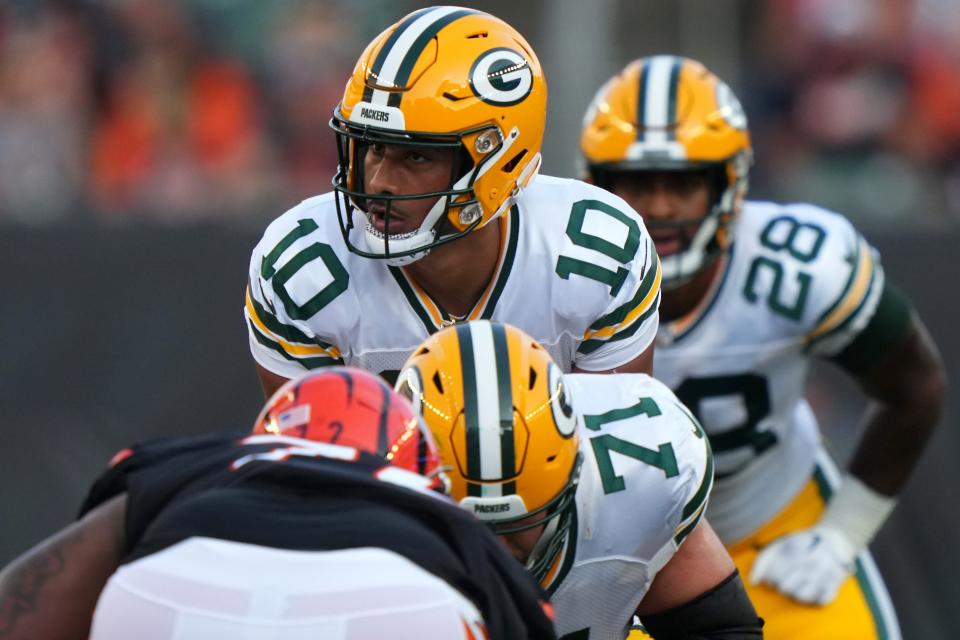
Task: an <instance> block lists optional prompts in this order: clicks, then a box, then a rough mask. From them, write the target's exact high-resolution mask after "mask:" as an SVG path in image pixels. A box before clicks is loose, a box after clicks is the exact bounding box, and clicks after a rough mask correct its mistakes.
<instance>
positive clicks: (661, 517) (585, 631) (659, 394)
mask: <svg viewBox="0 0 960 640" xmlns="http://www.w3.org/2000/svg"><path fill="white" fill-rule="evenodd" d="M564 381H565V382H566V384H567V385H568V388H569V390H570V398H571V403H572V405H573V408H574V411H575V412H576V413H577V415H578V416H579V417H580V429H581V431H580V436H581V441H580V451H581V455H582V456H583V467H582V468H581V471H580V483H579V485H578V486H577V493H576V510H575V522H574V524H573V526H572V527H571V532H572V533H571V535H570V536H569V537H568V539H567V541H566V545H565V546H564V548H563V550H562V552H561V556H560V559H559V560H558V561H557V563H556V566H555V567H554V568H553V570H552V572H551V573H550V574H549V575H548V578H547V579H548V582H547V585H546V586H547V588H548V590H549V591H550V592H551V596H550V599H551V602H552V603H553V606H554V611H555V614H556V629H557V635H558V636H564V635H566V634H577V633H578V632H579V634H577V635H575V636H574V637H577V638H582V639H583V640H597V639H606V638H625V637H626V635H627V632H628V627H629V625H630V623H631V621H632V619H633V614H634V612H635V611H636V609H637V606H638V605H639V604H640V601H641V600H642V599H643V596H644V595H645V594H646V593H647V590H648V589H649V588H650V584H651V582H653V578H654V576H656V574H657V572H658V571H659V570H660V569H661V568H662V567H663V566H664V565H665V564H666V563H667V561H668V560H670V558H672V557H673V555H674V554H675V553H676V551H677V549H678V548H679V546H680V543H681V542H682V541H683V539H684V538H685V537H686V536H687V534H689V533H690V532H691V531H693V529H694V528H695V527H696V525H697V523H699V522H700V518H701V516H702V515H703V512H704V509H705V507H706V505H707V499H708V496H709V493H710V487H711V484H712V481H713V459H712V457H711V455H710V446H709V443H708V441H707V438H706V435H705V434H704V432H703V431H702V430H701V429H700V427H699V425H698V424H697V421H696V419H695V418H694V417H693V416H692V415H691V414H690V413H689V411H688V410H687V409H686V407H684V406H683V405H682V404H681V403H680V401H679V400H678V399H677V398H676V396H674V394H673V393H672V392H671V391H670V390H669V389H668V388H667V387H666V386H664V385H663V384H661V383H660V382H658V381H656V380H654V379H653V378H651V377H649V376H647V375H644V374H616V375H610V376H599V375H593V374H569V375H567V376H565V377H564Z"/></svg>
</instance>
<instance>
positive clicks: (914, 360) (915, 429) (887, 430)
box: [850, 313, 946, 496]
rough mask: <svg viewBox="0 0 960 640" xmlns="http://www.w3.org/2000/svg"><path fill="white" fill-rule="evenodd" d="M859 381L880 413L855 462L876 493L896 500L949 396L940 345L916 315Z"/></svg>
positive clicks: (855, 468) (857, 374) (859, 474)
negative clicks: (895, 497) (898, 338)
mask: <svg viewBox="0 0 960 640" xmlns="http://www.w3.org/2000/svg"><path fill="white" fill-rule="evenodd" d="M854 377H855V378H856V380H857V381H858V383H859V384H860V386H861V388H862V389H863V390H864V392H865V393H866V394H867V395H868V396H870V397H871V398H872V399H873V400H874V401H875V402H876V403H877V408H876V411H875V412H874V413H873V415H872V417H871V418H870V420H869V422H868V423H867V427H866V431H865V432H864V434H863V437H862V438H861V440H860V443H859V446H858V447H857V449H856V452H855V453H854V456H853V460H852V461H851V463H850V473H852V474H853V475H854V476H856V477H857V478H859V479H860V480H861V481H863V482H864V484H866V486H867V487H869V488H870V489H871V490H873V491H876V492H877V493H879V494H881V495H884V496H895V495H896V494H898V493H899V492H900V490H901V489H903V486H904V485H905V484H906V481H907V478H908V477H909V475H910V472H911V471H913V469H914V467H915V466H916V464H917V462H918V460H919V459H920V455H921V454H922V453H923V450H924V448H925V447H926V444H927V442H928V441H929V440H930V437H931V435H932V434H933V430H934V427H935V426H936V424H937V421H938V420H939V419H940V415H941V412H942V410H943V402H944V395H945V393H946V373H945V371H944V368H943V363H942V362H941V360H940V355H939V352H938V350H937V347H936V345H935V344H934V343H933V340H932V339H931V338H930V335H929V334H928V333H927V329H926V327H925V326H924V325H923V322H922V321H921V320H920V318H919V317H917V315H916V314H915V313H912V314H911V316H910V321H909V324H908V326H907V329H906V331H905V334H904V335H903V337H902V338H901V339H900V340H898V341H896V342H895V343H894V344H893V345H892V346H891V347H890V348H888V349H887V350H886V351H885V353H884V355H883V356H882V357H881V358H880V359H879V360H878V361H877V362H876V363H875V364H873V365H872V366H870V367H869V368H867V369H865V370H864V371H862V372H855V373H854Z"/></svg>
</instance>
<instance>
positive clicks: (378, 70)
mask: <svg viewBox="0 0 960 640" xmlns="http://www.w3.org/2000/svg"><path fill="white" fill-rule="evenodd" d="M475 13H480V12H479V11H474V10H471V9H462V8H460V7H430V8H427V9H422V10H420V11H417V12H414V13H412V14H410V15H409V16H408V17H407V18H406V19H405V20H404V21H403V22H401V23H400V24H399V25H397V28H396V29H394V31H393V33H391V34H390V37H389V38H387V41H386V42H385V43H384V44H383V47H382V48H381V49H380V51H379V52H378V53H377V57H376V59H375V60H374V61H373V64H372V65H371V66H370V71H369V72H368V77H367V87H366V88H365V89H364V92H363V99H364V101H365V102H371V103H373V104H380V105H389V106H391V107H398V106H400V98H401V97H402V93H401V92H399V91H382V90H379V89H372V88H371V87H370V83H371V82H372V83H373V84H376V85H378V86H394V87H398V88H402V87H405V86H406V85H407V82H408V81H409V80H410V73H411V72H412V71H413V67H414V65H415V64H416V62H417V59H418V58H419V57H420V54H421V53H423V49H424V47H426V46H427V43H428V42H430V40H432V39H433V37H434V36H436V35H437V33H439V31H440V30H441V29H443V28H444V27H445V26H447V25H448V24H450V23H451V22H453V21H454V20H457V19H459V18H462V17H463V16H466V15H471V14H475Z"/></svg>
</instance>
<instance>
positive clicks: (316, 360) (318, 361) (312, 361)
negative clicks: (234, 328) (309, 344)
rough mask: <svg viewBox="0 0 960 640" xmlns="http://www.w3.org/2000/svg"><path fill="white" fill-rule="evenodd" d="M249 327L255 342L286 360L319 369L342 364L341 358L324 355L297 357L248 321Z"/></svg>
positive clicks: (308, 367)
mask: <svg viewBox="0 0 960 640" xmlns="http://www.w3.org/2000/svg"><path fill="white" fill-rule="evenodd" d="M250 329H251V331H252V332H253V337H254V338H256V340H257V342H259V343H260V344H262V345H263V346H265V347H267V348H268V349H271V350H273V351H276V352H277V353H279V354H280V355H281V356H283V357H284V358H286V359H287V360H290V361H291V362H296V363H299V364H301V365H303V366H304V367H306V368H307V369H319V368H321V367H330V366H333V365H342V364H343V360H342V359H341V358H325V357H310V358H297V357H295V356H292V355H290V354H289V353H287V352H286V351H285V350H284V348H283V347H282V346H281V345H280V343H278V342H275V341H273V340H271V339H270V338H268V337H266V336H265V335H263V333H261V332H260V330H259V329H257V327H256V325H255V324H254V323H253V322H250Z"/></svg>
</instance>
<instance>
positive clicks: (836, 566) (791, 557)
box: [750, 526, 857, 605]
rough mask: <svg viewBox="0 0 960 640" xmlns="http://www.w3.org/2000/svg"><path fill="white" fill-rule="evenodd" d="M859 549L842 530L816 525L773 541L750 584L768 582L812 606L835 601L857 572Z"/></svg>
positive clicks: (759, 558) (754, 570)
mask: <svg viewBox="0 0 960 640" xmlns="http://www.w3.org/2000/svg"><path fill="white" fill-rule="evenodd" d="M856 557H857V549H856V548H854V546H853V544H852V543H851V542H850V541H849V540H848V539H847V537H846V536H845V535H844V534H843V533H842V532H840V531H837V530H835V529H831V528H828V527H822V526H816V527H813V528H811V529H804V530H803V531H799V532H797V533H793V534H790V535H787V536H784V537H782V538H778V539H777V540H774V541H773V542H771V543H770V544H769V545H767V547H766V548H765V549H764V550H763V551H761V552H760V555H758V556H757V560H756V562H754V563H753V568H752V569H751V570H750V582H751V583H753V584H757V583H761V582H762V583H766V584H769V585H770V586H772V587H774V588H776V589H778V590H779V591H781V592H782V593H784V594H786V595H788V596H790V597H791V598H793V599H794V600H799V601H800V602H806V603H808V604H819V605H825V604H829V603H831V602H833V600H834V598H836V597H837V592H838V591H839V590H840V585H842V584H843V581H844V580H846V579H847V576H849V575H850V574H851V573H853V570H854V562H855V560H856Z"/></svg>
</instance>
